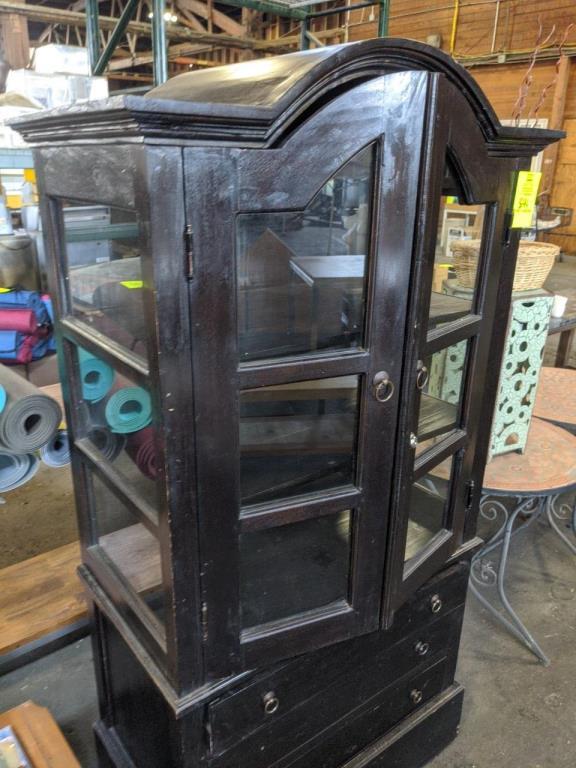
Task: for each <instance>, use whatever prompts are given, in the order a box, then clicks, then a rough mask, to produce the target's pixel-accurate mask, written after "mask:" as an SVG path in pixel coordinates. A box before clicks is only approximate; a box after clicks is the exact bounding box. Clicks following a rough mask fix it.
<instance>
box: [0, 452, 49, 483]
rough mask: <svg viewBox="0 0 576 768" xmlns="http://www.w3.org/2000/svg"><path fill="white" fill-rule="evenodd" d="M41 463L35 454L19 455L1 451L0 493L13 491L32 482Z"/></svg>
mask: <svg viewBox="0 0 576 768" xmlns="http://www.w3.org/2000/svg"><path fill="white" fill-rule="evenodd" d="M39 466H40V462H39V461H38V458H37V457H36V456H35V455H34V454H33V453H25V454H23V455H21V456H20V455H17V454H13V453H6V452H5V451H0V493H5V492H6V491H13V490H15V489H16V488H19V487H20V486H21V485H24V484H25V483H27V482H28V480H31V479H32V478H33V477H34V475H35V474H36V472H37V471H38V467H39Z"/></svg>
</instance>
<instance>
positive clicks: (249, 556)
mask: <svg viewBox="0 0 576 768" xmlns="http://www.w3.org/2000/svg"><path fill="white" fill-rule="evenodd" d="M350 529H351V513H350V512H349V511H346V512H341V513H339V514H333V515H325V516H323V517H318V518H314V519H311V520H304V521H302V522H299V523H292V524H289V525H283V526H281V527H278V528H267V529H264V530H261V531H254V532H251V533H243V534H241V536H240V557H241V605H242V626H243V627H252V626H256V625H258V624H265V623H267V622H269V621H275V620H277V619H284V618H288V617H290V616H297V615H298V614H300V613H302V612H304V611H310V610H312V609H314V608H320V607H322V606H326V605H330V604H331V603H334V602H335V601H337V600H346V599H347V598H348V577H349V570H350Z"/></svg>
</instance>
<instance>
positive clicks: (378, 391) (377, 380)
mask: <svg viewBox="0 0 576 768" xmlns="http://www.w3.org/2000/svg"><path fill="white" fill-rule="evenodd" d="M372 392H373V394H374V397H375V398H376V400H377V401H378V402H379V403H386V402H387V401H388V400H390V398H391V397H392V395H393V394H394V382H393V381H392V379H391V378H390V376H389V375H388V374H387V373H386V371H379V372H378V373H377V374H376V376H374V379H373V381H372Z"/></svg>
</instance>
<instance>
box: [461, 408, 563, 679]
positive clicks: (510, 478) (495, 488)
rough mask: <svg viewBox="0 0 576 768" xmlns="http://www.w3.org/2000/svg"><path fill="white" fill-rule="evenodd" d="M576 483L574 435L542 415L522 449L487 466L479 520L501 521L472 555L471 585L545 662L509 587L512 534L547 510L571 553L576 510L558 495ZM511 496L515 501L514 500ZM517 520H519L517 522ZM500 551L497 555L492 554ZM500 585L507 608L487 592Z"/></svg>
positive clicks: (499, 619)
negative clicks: (569, 529)
mask: <svg viewBox="0 0 576 768" xmlns="http://www.w3.org/2000/svg"><path fill="white" fill-rule="evenodd" d="M575 489H576V437H575V436H574V435H572V434H570V433H569V432H567V431H566V430H564V429H561V428H560V427H557V426H555V425H554V424H550V423H549V422H546V421H543V420H541V419H538V418H533V419H532V424H531V427H530V433H529V436H528V442H527V445H526V449H525V452H524V453H523V454H518V453H507V454H503V455H501V456H497V457H496V458H494V459H492V461H491V462H489V464H488V465H487V467H486V473H485V475H484V484H483V497H482V501H481V503H480V520H482V519H484V520H485V521H489V522H490V524H491V525H494V524H495V523H497V525H498V527H497V530H496V532H495V533H494V535H493V536H492V537H491V538H490V539H489V540H488V542H487V543H486V544H485V545H484V546H483V547H482V548H481V549H480V550H479V551H478V552H477V553H476V555H475V556H474V557H473V558H472V568H471V576H470V588H471V590H472V592H473V593H474V595H475V596H476V597H477V598H478V600H480V602H481V603H482V605H484V607H485V608H487V609H488V610H489V611H490V612H491V613H492V615H493V616H495V618H496V619H497V620H498V621H500V622H501V623H502V624H503V625H504V626H505V627H506V628H507V629H508V630H509V631H510V632H512V634H514V635H515V636H516V637H517V638H518V639H520V640H521V641H522V642H523V643H524V644H525V645H526V646H527V647H528V648H529V649H530V651H532V653H534V654H535V655H536V656H537V657H538V658H539V659H540V660H541V661H542V662H543V663H544V664H548V663H549V660H548V657H547V656H546V654H545V653H544V651H543V650H542V649H541V647H540V645H539V644H538V643H537V641H536V640H535V639H534V637H533V636H532V635H531V633H530V632H529V631H528V629H527V628H526V626H525V625H524V623H523V622H522V620H521V619H520V617H519V616H518V614H517V613H516V611H515V610H514V608H513V607H512V605H511V603H510V600H509V598H508V596H507V593H506V571H507V566H508V558H509V554H510V544H511V541H512V537H513V536H515V535H517V534H518V532H519V531H521V530H524V529H526V528H527V527H528V526H529V525H531V524H533V523H534V521H535V520H537V519H538V518H539V517H541V516H545V517H546V518H547V520H548V522H549V524H550V526H551V527H552V529H553V530H554V531H555V532H556V533H557V534H558V535H559V536H560V538H561V539H562V540H563V541H564V543H565V544H566V545H567V546H568V548H569V549H570V551H571V552H572V553H573V554H576V543H575V541H574V540H573V536H569V535H568V533H567V532H566V525H567V524H568V525H571V527H572V534H575V533H576V531H575V510H574V508H572V507H568V505H566V504H560V505H558V502H559V497H560V496H561V495H562V494H564V493H567V492H568V491H573V490H575ZM510 502H511V503H510ZM516 523H518V525H517V526H515V524H516ZM498 550H499V551H500V558H499V561H494V560H492V559H491V557H490V556H491V555H492V553H494V552H495V551H498ZM494 588H496V590H497V594H498V597H499V599H500V604H501V607H502V608H503V609H504V611H505V614H503V613H502V612H501V611H499V610H497V609H496V608H495V607H494V605H493V604H492V602H491V601H490V600H488V598H487V597H486V596H485V594H483V593H486V594H493V592H494Z"/></svg>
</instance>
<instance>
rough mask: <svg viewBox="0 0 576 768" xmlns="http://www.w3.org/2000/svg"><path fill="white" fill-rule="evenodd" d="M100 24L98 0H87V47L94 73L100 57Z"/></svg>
mask: <svg viewBox="0 0 576 768" xmlns="http://www.w3.org/2000/svg"><path fill="white" fill-rule="evenodd" d="M98 26H99V25H98V0H86V47H87V48H88V59H89V62H90V72H92V74H94V70H95V68H96V64H97V62H98V59H99V58H100V30H99V28H98Z"/></svg>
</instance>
